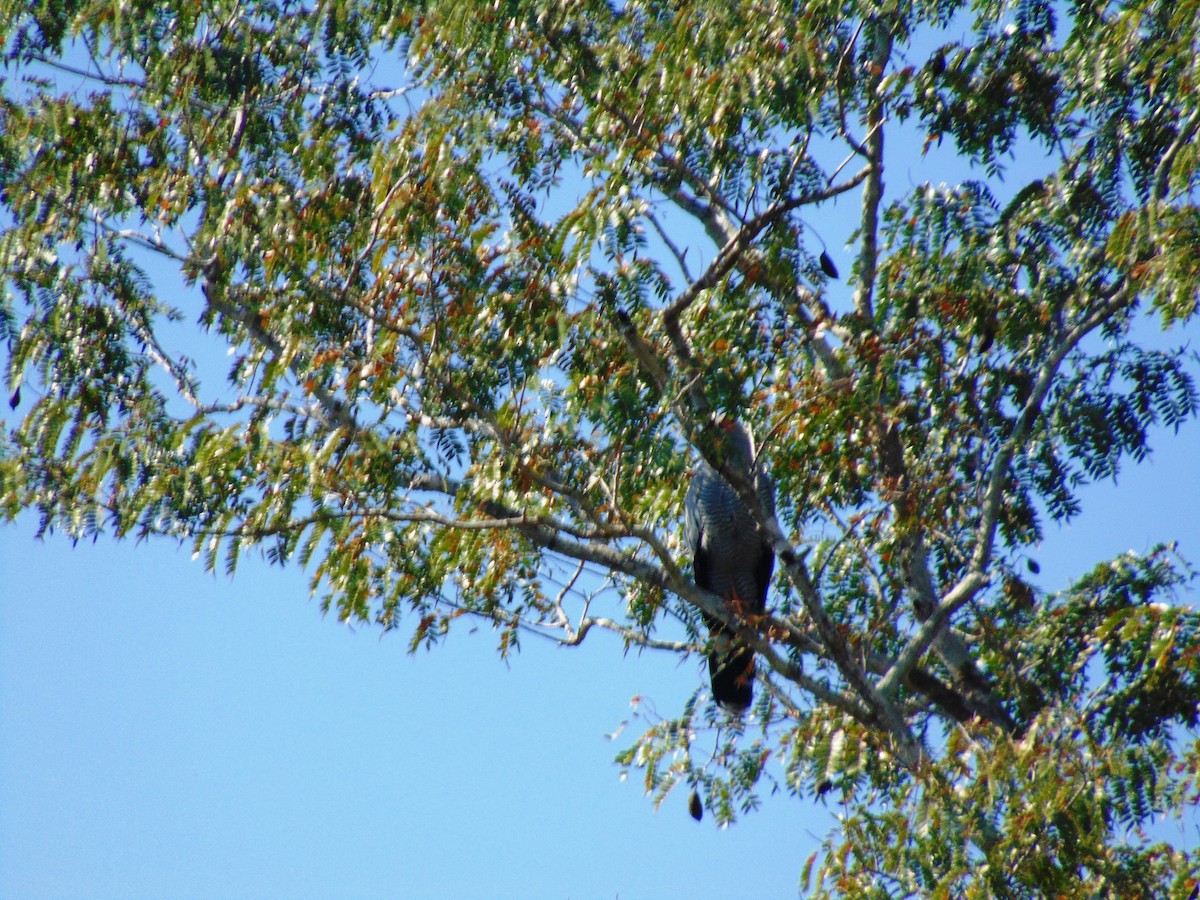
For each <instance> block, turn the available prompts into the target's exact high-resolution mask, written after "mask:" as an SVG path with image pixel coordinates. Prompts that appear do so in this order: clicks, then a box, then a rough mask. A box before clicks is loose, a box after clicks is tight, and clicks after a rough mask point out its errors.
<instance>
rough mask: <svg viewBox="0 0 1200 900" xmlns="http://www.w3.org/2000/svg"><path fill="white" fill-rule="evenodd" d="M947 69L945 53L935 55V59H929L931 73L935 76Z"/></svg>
mask: <svg viewBox="0 0 1200 900" xmlns="http://www.w3.org/2000/svg"><path fill="white" fill-rule="evenodd" d="M945 71H946V56H945V54H943V53H939V54H938V55H937V56H935V57H934V58H933V59H931V60H930V61H929V72H930V74H932V75H933V77H934V78H937V77H938V76H939V75H941V74H942V73H943V72H945Z"/></svg>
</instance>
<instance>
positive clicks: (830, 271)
mask: <svg viewBox="0 0 1200 900" xmlns="http://www.w3.org/2000/svg"><path fill="white" fill-rule="evenodd" d="M817 262H818V263H820V265H821V271H822V272H824V273H825V274H826V275H827V276H828V277H830V278H837V277H838V270H837V266H835V265H834V264H833V260H832V259H830V258H829V254H828V253H826V252H825V251H824V250H822V251H821V255H820V257H818V259H817Z"/></svg>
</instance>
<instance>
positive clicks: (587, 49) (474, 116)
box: [0, 0, 1200, 897]
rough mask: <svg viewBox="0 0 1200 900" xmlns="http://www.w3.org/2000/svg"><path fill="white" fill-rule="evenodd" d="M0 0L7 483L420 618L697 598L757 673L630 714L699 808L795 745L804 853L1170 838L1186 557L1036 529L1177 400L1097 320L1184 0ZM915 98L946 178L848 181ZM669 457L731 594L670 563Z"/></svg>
mask: <svg viewBox="0 0 1200 900" xmlns="http://www.w3.org/2000/svg"><path fill="white" fill-rule="evenodd" d="M0 9H2V10H3V22H4V24H5V26H6V27H5V29H4V33H5V34H6V35H8V37H7V39H6V42H5V46H4V52H5V58H6V64H7V68H8V72H9V75H10V77H9V79H8V80H7V81H6V82H5V86H4V88H3V101H2V102H3V107H2V110H3V112H2V119H0V122H2V126H0V133H2V135H3V138H2V143H0V197H2V200H3V204H4V208H5V211H6V214H7V217H8V221H7V222H6V223H5V227H4V231H3V236H2V239H0V265H2V266H3V271H4V277H5V282H6V291H5V294H4V296H3V298H2V299H0V339H2V340H3V341H4V342H5V346H6V349H7V354H8V364H7V377H8V379H9V390H10V391H11V392H12V396H11V405H12V407H13V408H14V410H16V411H17V412H16V413H15V415H16V416H17V418H16V419H15V420H14V421H13V423H12V424H11V425H10V426H7V427H6V429H5V434H4V437H3V442H2V443H0V501H2V504H3V506H2V508H3V511H4V514H5V515H6V516H7V517H9V518H12V517H15V516H16V515H17V514H18V513H19V512H20V511H22V510H26V509H32V510H37V511H38V513H39V514H40V516H41V529H42V530H43V531H48V530H60V531H65V532H66V533H68V534H69V535H71V536H72V537H75V538H79V537H86V536H94V535H98V534H101V533H111V534H113V535H115V536H117V537H126V536H136V537H138V538H143V537H149V536H163V537H166V538H173V539H176V540H183V541H191V542H193V543H194V545H195V547H196V549H197V550H198V551H200V552H203V553H204V554H205V555H206V559H207V562H208V565H210V566H212V567H218V566H221V565H224V567H225V568H226V569H227V570H229V571H232V570H233V569H234V568H235V567H236V566H237V562H238V559H239V556H240V554H241V553H243V552H245V551H246V550H248V549H252V548H261V549H262V550H263V551H264V552H265V553H266V554H267V556H268V557H269V558H270V559H271V560H274V561H278V562H279V563H281V564H282V563H285V562H290V561H296V562H298V563H300V564H302V565H306V566H311V567H312V572H313V590H314V591H315V592H317V593H319V594H320V596H321V597H322V598H323V603H324V605H325V608H326V609H328V610H331V611H336V614H337V616H338V617H339V618H340V619H343V620H352V621H370V622H374V623H377V624H378V625H380V626H382V627H383V628H385V629H393V628H400V627H403V628H407V629H410V630H411V634H412V647H413V648H416V647H418V646H421V645H432V644H436V643H437V641H438V640H439V639H440V638H441V637H442V636H444V635H445V634H446V632H447V631H448V630H449V629H450V628H452V627H453V626H454V623H455V622H456V620H458V619H459V618H460V617H463V616H466V617H473V618H483V619H485V620H488V621H490V622H492V623H494V624H495V625H496V626H497V628H498V634H499V641H500V647H501V650H502V651H504V652H509V651H512V650H515V649H517V648H518V647H519V643H520V640H521V638H522V636H523V635H527V634H532V633H536V634H541V635H546V636H550V637H552V638H554V639H556V640H559V641H561V642H563V643H565V644H579V643H581V642H582V641H584V640H586V639H587V637H588V635H589V634H590V633H592V631H594V630H596V629H607V630H610V631H613V632H615V633H616V634H618V635H619V636H620V637H621V638H622V639H623V641H624V642H625V644H626V646H632V647H639V648H645V649H647V650H655V651H660V652H664V653H675V654H689V653H700V652H704V651H705V650H706V649H711V647H707V648H706V643H707V641H708V629H707V627H706V625H705V622H706V621H716V622H724V623H725V625H726V626H727V627H728V629H731V630H733V631H735V632H736V635H737V638H738V639H739V640H740V641H744V642H746V643H748V644H750V645H751V646H753V647H754V648H755V649H756V651H757V653H758V658H759V665H758V667H757V669H758V679H759V685H758V690H756V691H755V696H756V698H757V700H756V702H755V705H754V707H753V709H752V713H751V714H750V715H749V716H747V717H745V718H733V719H730V718H728V717H727V716H726V714H725V713H723V712H722V711H720V710H719V709H718V708H717V707H716V706H715V705H714V704H713V703H711V701H710V699H709V698H708V695H707V693H706V690H705V688H703V687H702V686H699V685H698V688H697V693H696V694H695V695H694V696H693V697H692V698H691V699H690V700H688V701H687V702H685V703H683V704H682V707H681V709H680V711H679V713H678V715H676V716H673V717H671V718H670V719H667V720H663V721H658V722H654V723H652V724H651V727H650V729H649V730H648V731H647V732H646V733H645V734H644V735H642V736H641V737H639V738H637V739H636V741H635V742H634V744H633V746H631V747H629V748H628V750H627V751H626V752H625V753H624V754H623V755H622V757H621V761H622V763H623V764H624V765H625V766H627V767H635V768H639V769H642V770H644V772H645V777H646V784H647V787H648V788H649V789H651V790H652V791H653V792H654V794H655V797H656V799H659V800H660V799H661V798H662V797H663V796H665V795H666V793H667V792H669V791H670V790H672V789H673V788H674V787H676V786H679V785H686V786H691V787H692V788H693V789H695V790H697V791H698V792H699V793H700V794H701V795H702V796H703V799H704V802H705V806H706V807H707V808H708V809H709V810H710V811H711V812H712V813H713V814H714V815H715V818H716V819H717V820H718V821H722V822H724V821H729V820H732V819H733V818H734V817H735V816H736V814H737V812H738V811H739V810H748V809H750V808H751V807H753V806H754V805H755V804H756V803H757V802H758V799H757V795H756V793H755V791H756V787H757V786H759V785H760V784H763V783H770V782H774V783H777V784H782V785H783V786H785V787H786V788H787V789H788V790H789V791H791V792H793V793H795V794H797V795H800V796H801V797H802V798H808V797H810V796H811V795H813V794H814V793H815V794H817V795H823V794H824V793H825V792H826V791H830V790H836V791H837V792H838V793H839V794H840V795H841V796H842V798H843V799H844V800H845V802H846V803H847V804H848V808H849V809H850V810H851V814H850V815H848V817H847V818H846V820H845V822H844V823H843V829H842V831H841V833H840V834H838V835H834V836H831V837H830V838H829V841H828V844H827V847H826V849H827V852H826V853H825V854H823V855H822V856H821V857H820V858H818V859H814V860H811V861H810V862H809V864H808V866H807V867H806V869H805V874H804V877H805V880H806V881H809V882H811V883H812V884H813V885H814V887H815V894H814V895H815V896H830V895H843V896H852V897H857V896H912V895H924V894H927V893H932V894H936V895H940V896H991V895H995V896H1014V897H1015V896H1027V895H1029V893H1030V892H1031V891H1033V890H1035V889H1036V890H1038V891H1040V892H1042V893H1043V894H1045V895H1055V896H1057V895H1062V896H1096V895H1107V896H1122V897H1136V896H1144V897H1151V896H1176V897H1184V896H1187V894H1188V893H1189V892H1190V891H1192V890H1193V889H1194V888H1195V886H1196V884H1197V883H1198V881H1200V859H1198V857H1197V854H1196V852H1195V851H1194V850H1190V851H1189V850H1185V849H1181V848H1176V847H1171V846H1167V845H1163V844H1155V843H1153V842H1152V841H1150V840H1149V839H1148V838H1145V837H1144V835H1143V832H1142V830H1141V829H1142V827H1143V826H1144V825H1145V824H1146V823H1148V822H1149V821H1150V820H1151V819H1152V818H1153V817H1154V816H1156V815H1158V814H1161V813H1165V812H1172V811H1174V812H1178V811H1181V810H1185V809H1189V808H1194V807H1195V805H1196V803H1197V801H1198V799H1200V779H1198V774H1197V773H1200V742H1198V741H1197V738H1196V733H1195V726H1196V725H1197V718H1198V714H1197V701H1198V700H1200V653H1198V652H1197V648H1198V646H1200V615H1197V613H1196V612H1195V610H1193V609H1192V608H1190V607H1189V606H1188V605H1187V604H1186V603H1185V602H1183V601H1182V600H1181V595H1182V591H1183V588H1184V586H1185V585H1186V584H1187V583H1188V582H1189V581H1190V579H1191V574H1192V573H1191V570H1190V568H1189V567H1188V566H1187V564H1186V563H1185V562H1184V561H1183V560H1182V559H1180V558H1178V557H1177V556H1176V555H1175V553H1174V551H1173V549H1172V548H1170V547H1166V546H1164V547H1160V548H1158V549H1156V550H1154V551H1152V552H1150V553H1147V554H1143V555H1135V554H1128V555H1125V556H1122V557H1120V558H1118V559H1114V560H1108V561H1097V563H1096V566H1095V567H1094V568H1093V569H1092V570H1091V571H1089V572H1084V573H1081V574H1080V576H1079V578H1078V580H1077V581H1076V582H1075V584H1074V585H1073V586H1071V587H1070V588H1069V589H1066V590H1063V591H1060V592H1054V593H1050V592H1047V591H1045V590H1044V589H1042V588H1041V587H1040V586H1038V585H1037V584H1036V578H1032V577H1031V573H1030V569H1034V572H1033V574H1036V570H1035V564H1034V563H1033V562H1032V560H1031V559H1030V556H1029V554H1030V552H1031V548H1032V547H1034V546H1035V545H1036V544H1037V543H1038V541H1039V539H1040V537H1041V535H1042V533H1043V529H1044V527H1045V525H1046V523H1047V522H1055V521H1064V520H1068V519H1070V518H1071V517H1072V516H1074V515H1076V514H1077V513H1078V512H1079V509H1080V506H1079V501H1078V498H1077V494H1078V489H1079V488H1080V486H1081V485H1084V484H1086V483H1088V482H1091V481H1095V480H1098V479H1105V478H1109V477H1113V476H1115V474H1116V473H1117V471H1118V469H1119V467H1120V466H1121V465H1122V464H1123V463H1125V462H1127V461H1130V460H1133V461H1137V460H1140V459H1142V458H1143V457H1145V456H1146V454H1147V453H1148V452H1149V445H1148V435H1149V432H1150V429H1151V428H1152V427H1154V426H1161V425H1166V426H1169V427H1171V428H1175V429H1178V428H1179V427H1180V426H1181V425H1182V424H1183V423H1185V422H1186V421H1187V420H1188V419H1190V418H1191V417H1193V416H1194V415H1195V413H1196V410H1197V394H1196V389H1195V386H1194V380H1193V373H1194V363H1195V358H1194V356H1192V355H1191V354H1190V353H1189V352H1188V351H1186V349H1178V350H1173V351H1163V350H1155V349H1152V348H1150V347H1149V346H1147V345H1146V344H1145V343H1144V342H1142V341H1139V340H1138V339H1137V337H1136V335H1137V334H1138V329H1137V328H1136V327H1135V325H1136V323H1137V322H1138V321H1139V320H1145V319H1148V318H1157V319H1158V320H1159V321H1160V322H1161V323H1162V324H1163V325H1164V326H1167V327H1170V326H1176V327H1178V326H1181V325H1182V324H1184V323H1187V322H1189V321H1191V320H1192V319H1193V317H1194V316H1195V308H1196V298H1197V289H1198V286H1200V211H1198V208H1197V206H1196V191H1197V179H1198V175H1197V172H1198V168H1197V167H1198V164H1200V151H1198V150H1197V147H1198V146H1200V144H1198V142H1197V140H1196V138H1197V132H1198V131H1200V105H1198V100H1197V94H1196V91H1195V85H1196V83H1197V77H1198V74H1200V73H1198V71H1197V70H1198V65H1197V58H1198V56H1200V54H1197V52H1196V51H1197V47H1196V37H1195V29H1194V27H1193V24H1194V22H1196V21H1197V20H1200V9H1198V8H1197V4H1196V3H1195V0H1182V2H1179V3H1175V4H1170V5H1167V4H1159V3H1151V2H1147V0H1141V2H1127V3H1119V4H1115V5H1109V6H1102V5H1095V4H1085V3H1080V4H1078V5H1076V6H1075V7H1073V8H1072V9H1070V10H1066V9H1064V8H1062V7H1060V6H1058V5H1055V4H1051V3H1049V2H1041V0H1019V2H1016V3H1005V2H985V3H979V4H976V5H975V6H973V7H969V6H967V5H965V4H961V3H955V2H946V3H940V4H929V5H921V4H918V5H914V6H911V7H910V6H905V5H901V6H895V7H893V6H887V5H883V6H877V5H874V4H869V3H859V2H852V3H837V4H831V3H824V2H816V3H804V4H786V3H777V2H772V0H763V2H760V3H756V4H725V3H709V2H678V3H663V2H629V3H623V4H609V3H601V2H598V0H590V2H580V3H572V4H559V3H546V2H541V3H539V2H526V0H508V2H499V0H498V2H496V3H493V4H490V5H486V6H485V5H478V4H468V3H454V2H427V3H411V4H403V3H382V2H377V3H369V2H365V0H358V2H354V0H330V2H328V3H321V4H316V5H315V6H314V7H309V6H305V5H302V4H300V3H296V2H290V0H281V2H269V0H264V2H256V3H246V2H236V3H235V2H220V3H215V4H214V3H197V2H189V0H160V2H155V3H149V2H141V0H135V2H129V3H122V4H116V5H114V4H111V3H93V2H89V0H71V2H64V3H54V4H48V3H34V4H16V3H5V4H3V6H0ZM1060 19H1062V21H1060ZM395 85H399V86H398V87H397V86H395ZM920 141H924V147H923V152H924V153H927V154H929V155H930V156H936V157H938V158H942V156H940V155H944V154H949V155H952V156H953V157H954V158H956V159H957V160H960V161H961V162H963V163H964V164H969V165H970V166H971V167H973V168H972V170H971V171H972V174H978V175H981V176H982V177H980V178H975V179H970V180H968V179H964V180H962V181H961V182H960V183H958V184H953V185H934V184H918V185H916V187H915V188H914V189H912V190H911V191H910V192H908V193H907V195H892V194H889V193H888V192H887V191H886V190H885V179H886V177H887V176H888V175H889V174H891V173H893V171H894V170H893V166H894V165H895V163H894V162H893V160H894V159H897V158H899V159H904V158H905V157H904V154H905V153H909V155H910V157H911V151H910V150H909V149H906V148H908V147H910V145H912V144H914V143H917V142H920ZM1018 154H1020V156H1021V157H1022V159H1023V160H1034V161H1036V162H1037V166H1035V168H1037V169H1038V171H1037V174H1036V176H1029V174H1028V171H1027V169H1026V167H1025V166H1024V165H1023V166H1022V167H1020V168H1019V170H1018V168H1017V167H1015V166H1014V164H1013V160H1014V158H1015V157H1016V156H1017V155H1018ZM899 171H903V169H901V170H899ZM1014 172H1017V173H1018V174H1017V175H1014ZM898 180H903V179H898ZM837 198H842V199H843V201H848V200H849V199H850V198H854V199H855V202H857V204H858V206H859V215H858V219H857V222H856V223H855V232H854V239H853V243H852V245H851V246H852V251H853V258H852V261H851V264H850V265H849V266H848V267H847V268H848V273H847V278H848V282H849V285H850V294H849V295H848V299H847V302H846V303H845V304H838V303H837V302H835V301H834V298H833V293H834V290H833V282H832V280H833V279H837V278H838V274H837V269H836V266H835V264H834V260H833V257H832V255H831V253H830V252H829V251H828V250H827V249H825V244H824V242H823V239H822V237H821V228H820V227H818V226H819V223H820V222H821V220H822V218H823V217H824V216H825V215H826V213H827V210H829V209H830V205H831V203H832V201H834V200H835V199H837ZM189 322H194V323H196V324H195V325H194V326H193V325H190V324H188V323H189ZM204 341H208V343H209V344H217V345H221V346H224V347H226V348H228V350H229V352H230V354H231V357H230V359H231V362H230V364H229V366H228V369H227V371H225V372H219V371H214V366H213V364H212V362H211V356H212V354H211V353H207V352H205V347H204V346H203V342H204ZM727 419H738V420H740V421H742V422H744V423H746V424H747V425H748V426H749V427H750V428H751V429H752V430H753V431H754V433H755V434H756V436H757V439H758V440H757V444H758V446H759V448H760V451H761V454H762V458H763V460H764V461H765V465H767V466H768V467H769V469H770V472H771V475H772V478H773V480H774V483H775V485H776V490H777V497H776V502H775V505H774V508H772V507H771V505H770V504H764V503H763V502H762V499H763V498H761V497H759V496H758V495H757V494H756V491H755V485H754V484H753V483H751V482H750V480H749V479H747V477H746V476H745V474H744V473H743V472H739V471H738V469H737V467H732V466H730V465H729V464H728V460H727V459H725V458H724V457H725V454H724V453H723V451H722V442H721V433H720V427H719V423H720V422H722V421H725V420H727ZM698 458H703V459H705V460H707V461H708V462H709V463H710V464H711V465H712V466H714V468H716V469H717V470H718V471H719V472H720V473H721V474H722V475H723V476H724V477H725V478H726V480H727V481H728V482H729V484H730V485H731V486H732V487H733V488H734V490H736V491H737V493H738V495H739V496H740V497H741V498H742V500H743V501H744V502H745V503H746V505H747V506H748V507H749V509H750V510H751V512H752V514H753V516H754V517H755V521H756V522H757V525H758V527H759V528H760V529H761V532H762V534H763V535H764V536H765V537H766V538H767V540H768V541H769V542H770V544H771V546H772V548H773V550H774V552H775V555H776V557H777V560H778V564H777V566H776V579H775V582H774V586H773V592H772V595H771V599H770V602H769V604H768V609H767V611H766V613H765V614H763V615H752V616H749V617H747V618H738V617H737V616H734V615H731V613H730V611H729V610H728V609H727V608H726V606H725V605H724V604H723V603H722V602H721V598H719V597H717V596H715V595H713V594H711V593H709V592H707V591H704V590H701V589H700V588H698V587H697V586H696V585H695V584H694V583H693V581H692V579H691V576H690V571H689V565H690V561H689V560H688V559H686V555H685V554H684V553H683V552H682V549H681V546H680V532H681V528H682V522H681V520H682V504H683V498H684V494H685V491H686V489H687V483H688V473H689V471H690V470H691V468H692V467H693V465H694V463H695V462H696V460H697V459H698ZM799 802H810V801H809V800H808V799H801V800H800V801H799Z"/></svg>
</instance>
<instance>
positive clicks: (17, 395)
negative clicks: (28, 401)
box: [8, 388, 21, 409]
mask: <svg viewBox="0 0 1200 900" xmlns="http://www.w3.org/2000/svg"><path fill="white" fill-rule="evenodd" d="M20 402H21V389H20V388H17V389H16V390H15V391H13V392H12V396H11V397H9V398H8V405H9V406H11V407H12V408H13V409H16V408H17V404H18V403H20Z"/></svg>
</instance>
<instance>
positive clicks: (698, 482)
mask: <svg viewBox="0 0 1200 900" xmlns="http://www.w3.org/2000/svg"><path fill="white" fill-rule="evenodd" d="M718 424H719V426H720V429H721V431H722V433H723V441H722V446H721V448H720V452H722V453H724V454H725V462H726V464H727V465H729V466H731V467H733V468H735V469H737V470H739V471H741V472H743V473H744V474H745V475H746V477H747V478H749V479H750V481H751V483H752V484H753V485H754V489H755V492H756V493H757V494H758V497H759V501H760V502H761V503H762V505H763V507H764V509H765V510H766V511H767V512H768V513H770V512H773V511H774V508H775V489H774V485H773V484H772V482H771V479H770V477H769V476H768V475H767V474H766V472H765V471H764V470H763V468H762V466H761V461H760V460H758V459H756V457H755V450H754V440H753V438H752V437H751V436H750V432H749V431H747V430H746V428H745V426H744V425H742V424H741V423H740V422H738V421H736V420H733V419H721V420H720V421H719V423H718ZM683 509H684V542H685V546H686V549H687V550H688V551H690V552H691V554H692V574H693V578H694V580H695V582H696V585H697V586H698V587H701V588H703V589H704V590H706V591H711V592H712V593H714V594H717V595H719V596H720V597H721V598H722V599H723V600H724V601H725V604H726V607H727V609H728V610H729V612H730V615H731V617H732V618H735V619H736V618H745V617H748V616H755V615H761V614H762V613H763V612H764V611H765V610H766V605H767V589H768V588H769V587H770V584H771V573H772V572H773V571H774V568H775V553H774V551H773V550H772V549H771V545H770V543H768V541H767V539H766V537H765V535H763V534H762V532H761V530H760V529H759V527H758V523H757V522H756V521H755V520H754V516H753V515H752V514H751V512H750V510H749V509H748V508H747V507H746V504H744V503H743V502H742V500H741V498H740V497H738V495H737V493H736V492H735V491H734V489H733V488H732V487H730V485H729V484H728V483H727V482H726V481H725V479H724V478H722V477H721V475H720V473H718V472H717V470H716V469H714V468H713V467H712V466H711V465H709V463H708V462H707V461H705V460H701V461H700V463H699V464H698V465H697V466H696V468H695V470H694V472H693V473H692V481H691V484H690V485H689V486H688V491H687V495H686V497H685V498H684V502H683ZM704 619H705V623H706V624H707V625H708V628H709V632H710V634H711V638H712V650H711V652H710V653H709V657H708V671H709V679H710V681H711V684H712V694H713V699H714V700H716V702H717V704H718V705H719V706H721V707H722V708H723V709H725V710H726V711H727V712H729V713H732V714H734V715H741V714H742V713H744V712H745V711H746V710H747V709H749V708H750V703H751V701H752V700H753V699H754V649H753V648H752V647H748V646H746V645H745V644H738V643H737V641H736V639H735V637H734V631H733V629H731V628H730V627H729V626H728V625H726V624H725V623H724V622H722V621H720V620H719V619H716V618H714V617H712V616H710V615H707V614H706V615H705V616H704Z"/></svg>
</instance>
